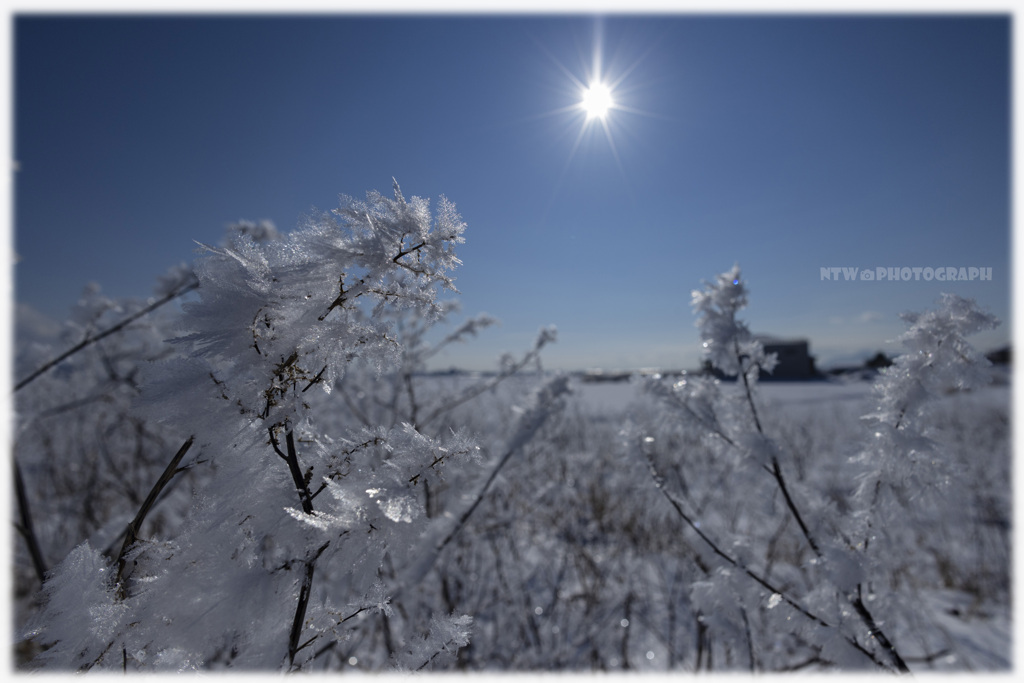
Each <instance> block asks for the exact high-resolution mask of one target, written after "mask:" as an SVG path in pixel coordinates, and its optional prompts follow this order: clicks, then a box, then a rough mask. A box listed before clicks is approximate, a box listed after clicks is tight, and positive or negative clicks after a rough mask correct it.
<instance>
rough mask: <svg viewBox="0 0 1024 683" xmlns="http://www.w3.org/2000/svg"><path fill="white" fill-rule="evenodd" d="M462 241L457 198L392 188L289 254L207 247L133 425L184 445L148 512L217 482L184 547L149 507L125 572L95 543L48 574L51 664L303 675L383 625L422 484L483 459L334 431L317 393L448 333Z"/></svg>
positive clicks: (124, 553)
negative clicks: (431, 328) (350, 636)
mask: <svg viewBox="0 0 1024 683" xmlns="http://www.w3.org/2000/svg"><path fill="white" fill-rule="evenodd" d="M464 227H465V226H464V224H463V223H462V222H461V220H460V218H459V215H458V214H457V213H456V211H455V207H454V206H453V205H452V204H451V203H450V202H448V201H447V200H445V199H443V198H442V200H441V202H440V204H439V206H438V209H437V211H436V214H435V215H432V214H431V211H430V208H429V205H428V202H427V201H426V200H424V199H420V198H416V197H414V198H412V199H409V200H406V199H405V197H404V196H403V195H402V193H401V191H400V190H399V188H398V185H397V183H396V185H395V188H394V196H393V198H389V197H384V196H382V195H380V194H378V193H375V192H371V193H369V194H368V195H367V198H366V200H365V201H356V200H352V199H348V198H343V203H342V206H341V208H339V209H336V210H335V211H334V212H332V213H330V214H323V215H320V216H317V217H316V218H313V219H311V220H309V221H308V222H307V224H306V225H304V226H302V227H301V228H300V229H298V230H296V231H294V232H292V233H290V234H288V235H285V236H280V237H279V236H278V235H277V234H276V231H274V230H272V229H271V228H272V226H266V225H263V226H257V225H250V224H245V225H242V226H241V227H240V228H238V229H237V230H234V231H233V235H232V237H231V238H230V239H229V240H228V242H227V244H225V245H223V246H219V247H209V246H204V249H205V252H206V253H205V255H204V256H203V257H202V258H200V259H199V260H198V261H197V262H196V263H195V265H194V268H193V269H194V273H195V277H196V278H197V280H198V289H197V298H195V299H194V300H192V301H188V302H186V303H185V304H184V305H183V312H184V313H183V315H182V317H181V322H180V330H179V332H178V334H177V335H176V337H175V338H174V339H172V345H173V348H174V349H176V351H177V353H175V354H174V355H173V357H170V358H167V359H163V360H160V361H158V362H156V363H154V364H152V365H151V366H150V367H148V368H147V369H146V371H145V373H144V375H143V378H142V387H143V389H142V394H141V403H140V405H139V407H138V408H137V413H136V414H137V415H138V417H139V418H140V419H143V418H144V419H149V420H155V421H159V422H160V423H161V424H163V425H165V426H166V427H168V428H170V429H173V430H175V431H177V432H178V433H179V434H181V435H182V436H181V437H180V438H182V439H184V444H183V445H182V447H181V449H179V451H178V454H177V455H176V456H175V459H174V461H172V463H171V465H170V466H169V467H168V468H167V470H165V472H164V475H163V476H162V477H161V478H160V481H159V482H158V483H157V488H155V489H154V490H153V494H151V498H154V497H155V495H158V494H159V493H160V492H161V490H162V487H163V486H166V485H167V484H168V483H170V481H171V480H172V479H173V478H174V477H175V476H176V475H177V474H179V473H180V472H182V471H185V470H189V469H202V470H203V471H204V472H206V473H207V475H206V477H205V481H204V482H203V485H202V486H201V487H200V488H199V489H198V490H197V491H196V496H195V498H194V502H193V504H192V506H191V510H190V512H189V515H188V517H187V519H186V520H184V523H183V524H182V526H181V529H180V531H179V532H178V533H176V534H174V535H172V536H169V537H166V538H153V537H147V538H142V537H140V536H138V534H139V531H140V529H139V526H140V525H141V523H142V521H143V519H142V518H143V517H144V516H145V513H146V512H147V511H148V509H149V506H151V505H152V502H151V501H147V502H146V504H145V505H143V506H142V509H141V511H140V513H139V514H138V515H137V516H136V520H135V521H134V522H132V523H131V524H130V525H129V530H128V536H127V539H126V540H125V542H124V543H123V545H122V547H121V551H120V553H118V554H117V558H116V561H114V562H113V563H110V562H109V560H107V559H105V558H104V557H103V555H102V554H101V553H100V552H99V551H98V550H96V549H93V548H91V547H90V546H89V545H88V544H87V543H86V544H83V545H81V546H80V547H78V548H76V549H75V550H74V551H73V552H72V554H71V555H70V556H69V557H68V559H67V560H65V561H64V562H63V563H62V564H61V565H60V566H59V567H58V568H56V569H55V570H54V571H53V573H52V576H51V578H50V579H49V580H48V581H47V583H46V585H45V587H44V593H45V596H46V598H47V603H46V606H45V607H44V609H43V610H42V612H41V613H40V615H39V618H38V619H37V620H36V621H37V624H38V625H37V626H36V627H35V628H34V629H33V630H32V635H33V637H34V638H35V640H37V641H38V642H40V643H42V644H43V645H45V646H46V647H47V649H46V650H45V651H44V652H42V654H41V655H40V656H39V661H40V663H42V664H45V665H49V666H52V667H56V668H63V669H79V670H87V669H91V668H105V669H124V670H127V669H132V670H136V669H155V670H168V669H170V670H179V671H183V670H188V669H196V668H210V667H214V668H216V667H217V666H218V665H219V666H230V667H233V668H261V669H275V668H283V669H294V668H301V667H303V666H304V665H305V664H307V663H309V662H310V661H312V660H313V659H314V657H315V656H316V654H317V652H318V651H320V652H322V651H323V649H324V648H325V647H327V648H328V649H329V648H330V647H331V646H332V645H331V642H332V640H334V641H337V638H338V637H339V634H341V636H340V637H341V638H342V639H344V638H345V637H346V636H345V631H344V630H343V629H340V627H341V625H342V624H344V623H345V622H346V621H349V620H350V619H355V618H357V617H362V616H364V614H363V613H364V612H366V613H371V612H375V611H380V610H382V609H385V606H386V605H387V600H386V598H384V599H382V597H381V595H380V591H381V588H380V585H381V579H380V574H381V570H382V569H381V568H382V567H383V566H384V565H385V563H386V562H402V561H403V554H404V553H405V552H407V551H408V549H409V548H410V547H411V546H412V545H414V543H415V541H416V539H417V538H418V537H419V535H420V534H421V533H422V531H423V527H424V524H425V520H426V517H425V515H424V511H423V499H422V493H421V492H422V490H423V488H424V486H426V485H427V484H428V482H437V481H440V478H441V475H442V472H443V471H444V470H445V469H446V468H447V467H449V466H451V465H453V464H457V463H458V462H459V461H460V460H464V459H466V457H467V456H469V455H472V454H473V453H474V451H475V448H476V446H475V444H474V443H473V442H472V441H471V440H470V439H468V438H467V437H466V436H465V435H463V434H462V433H452V432H449V433H448V434H447V435H445V436H444V437H443V438H434V437H430V436H427V435H425V434H423V433H421V432H419V431H417V430H416V429H415V428H414V427H413V426H412V425H411V424H397V425H394V426H376V427H374V428H368V427H367V428H363V429H361V430H356V431H350V432H347V433H341V434H339V433H328V432H326V431H324V430H322V429H320V428H319V426H318V424H319V423H318V416H317V415H316V411H315V410H314V409H313V406H314V404H315V403H316V401H314V400H313V397H312V392H315V391H327V392H329V391H330V390H331V388H332V387H333V386H334V385H335V384H336V383H338V382H339V381H340V380H341V378H342V377H343V376H344V374H345V372H346V369H347V367H349V365H350V364H352V363H353V362H355V361H356V360H357V359H358V360H359V361H360V362H362V363H367V364H369V365H372V366H375V367H378V368H382V367H384V366H387V365H389V364H394V363H395V362H396V361H397V360H398V359H400V357H401V354H402V347H401V343H400V341H399V339H398V337H397V330H396V329H395V327H394V325H393V323H392V317H391V314H392V313H393V312H394V311H406V312H409V313H410V314H412V315H414V316H416V318H417V319H420V320H424V321H432V320H436V319H438V318H439V317H440V316H441V314H442V313H443V307H442V305H441V304H439V303H438V301H437V293H438V292H437V290H438V289H439V288H447V289H451V290H453V289H454V286H453V281H452V278H451V276H450V271H451V270H452V269H453V268H454V267H455V266H457V265H458V264H459V261H458V259H457V258H456V256H455V247H456V245H457V244H459V243H461V242H462V241H463V237H462V233H463V230H464ZM185 437H188V438H187V439H186V438H185ZM154 494H155V495H154ZM317 578H321V579H322V581H321V584H322V586H321V587H320V588H318V587H317V581H316V580H317ZM339 592H340V594H341V595H343V596H345V602H344V604H335V603H334V602H333V600H334V598H332V595H335V594H338V593H339ZM385 611H386V609H385ZM83 620H84V621H83ZM80 621H81V622H82V623H83V624H85V625H84V626H81V625H79V626H76V624H79V622H80ZM469 623H470V620H469V618H468V617H466V616H459V615H453V616H452V617H451V618H449V617H444V616H442V615H436V617H435V618H434V621H433V623H432V624H431V625H429V629H428V630H429V633H432V634H434V635H431V636H428V637H427V638H425V639H424V638H421V637H419V636H417V637H416V638H415V639H412V640H411V641H410V643H409V646H408V647H409V649H408V651H407V652H406V654H405V655H404V659H403V660H402V661H403V662H404V663H405V664H406V665H412V664H416V665H417V666H418V665H419V664H422V663H424V662H426V661H427V660H429V659H431V658H432V657H435V656H436V655H437V654H438V652H437V650H436V649H434V650H432V649H430V648H431V647H436V648H439V649H446V650H447V649H452V648H457V647H459V646H461V645H464V644H465V642H466V635H467V633H468V628H469ZM417 657H419V658H420V659H421V660H422V661H419V662H417Z"/></svg>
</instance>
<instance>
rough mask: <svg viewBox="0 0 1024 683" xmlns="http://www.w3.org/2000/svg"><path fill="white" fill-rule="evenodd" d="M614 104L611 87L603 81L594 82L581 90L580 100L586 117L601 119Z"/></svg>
mask: <svg viewBox="0 0 1024 683" xmlns="http://www.w3.org/2000/svg"><path fill="white" fill-rule="evenodd" d="M614 105H615V101H614V100H613V99H612V91H611V88H609V87H608V86H607V85H605V84H604V83H594V84H593V85H592V86H590V87H589V88H587V89H586V90H585V91H583V101H582V102H580V106H581V107H583V111H585V112H586V113H587V118H588V119H593V118H598V119H603V118H604V117H605V116H607V115H608V110H609V109H611V108H612V107H613V106H614Z"/></svg>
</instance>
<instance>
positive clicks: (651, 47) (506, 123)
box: [12, 14, 1011, 370]
mask: <svg viewBox="0 0 1024 683" xmlns="http://www.w3.org/2000/svg"><path fill="white" fill-rule="evenodd" d="M13 39H14V43H15V44H14V52H13V58H14V72H13V74H14V83H13V85H14V103H13V109H12V111H13V116H12V124H13V147H14V149H13V153H14V158H15V159H16V161H17V168H18V170H17V172H16V173H15V175H14V191H13V200H14V212H13V231H12V232H13V242H14V249H15V251H16V253H17V255H18V258H19V261H18V262H17V264H16V265H15V267H14V283H15V299H16V301H17V302H18V303H19V304H23V305H27V306H30V307H32V308H33V309H35V310H37V311H39V312H41V313H44V314H46V315H48V316H51V317H54V318H63V317H65V316H66V315H67V313H68V311H69V309H70V306H71V305H72V304H73V303H74V301H75V300H76V299H77V297H78V294H79V292H80V291H81V289H82V287H83V285H84V284H85V283H87V282H90V281H94V282H97V283H99V284H100V285H101V286H102V287H103V290H104V292H106V293H107V294H108V295H110V296H139V297H145V296H148V295H149V293H150V292H151V290H152V287H153V285H154V283H155V278H156V276H157V275H159V274H161V273H162V272H163V271H164V270H166V269H167V268H168V267H169V266H172V265H174V264H175V263H178V262H181V261H189V260H191V259H192V258H194V256H195V254H194V248H195V243H194V241H193V240H198V241H201V242H207V243H216V242H217V241H219V239H220V238H221V236H222V234H223V230H224V226H225V225H226V224H228V223H231V222H234V221H237V220H239V219H243V218H244V219H252V220H259V219H264V218H268V219H270V220H272V221H274V223H275V224H276V225H277V226H278V228H279V229H281V230H288V229H291V228H292V227H294V226H296V225H297V224H298V222H299V221H300V220H301V218H302V216H303V215H305V214H307V213H308V212H310V210H311V209H331V208H334V207H335V206H337V202H338V195H339V194H348V195H353V196H362V195H363V193H364V192H365V191H366V190H370V189H379V190H381V191H383V192H388V191H389V189H390V186H391V179H392V177H394V178H396V179H397V180H398V181H399V183H400V184H401V186H402V189H403V191H404V192H405V194H406V195H419V196H424V197H431V198H434V199H435V200H436V197H437V196H438V195H441V194H444V195H445V196H447V197H448V198H449V199H451V200H452V201H453V202H455V204H456V205H457V207H458V209H459V211H460V213H461V214H462V216H463V218H464V220H465V221H466V223H467V224H468V226H469V227H468V229H467V232H466V239H467V241H466V244H465V245H462V247H461V249H460V251H459V255H460V258H462V260H463V261H464V265H463V266H462V267H461V268H460V269H459V270H458V271H457V272H456V273H455V275H456V279H457V285H458V287H459V289H460V290H461V296H460V299H461V301H462V304H463V311H464V313H465V314H475V313H478V312H487V313H490V314H491V315H493V316H496V317H498V318H500V319H501V320H502V325H501V327H499V328H496V329H491V330H488V331H487V332H485V333H483V334H482V336H481V337H480V338H479V339H478V340H476V341H474V342H471V343H470V344H467V345H462V346H458V347H455V348H454V349H453V351H452V352H449V353H447V354H445V355H443V356H441V357H439V358H438V359H437V362H436V365H437V366H438V367H448V366H459V367H465V368H471V369H486V368H491V367H494V366H495V362H496V358H497V356H498V355H499V354H500V353H501V352H503V351H511V352H520V351H523V350H525V349H527V348H528V347H529V346H530V344H531V343H532V341H533V339H534V337H535V336H536V333H537V331H538V329H539V328H541V327H542V326H547V325H552V324H553V325H556V326H557V327H558V329H559V341H558V343H557V344H556V345H555V346H553V347H550V350H548V351H547V352H546V354H545V359H546V366H547V367H551V368H563V369H570V370H571V369H582V368H589V367H606V368H639V367H663V368H677V367H694V366H695V365H696V364H697V363H698V349H699V343H698V333H697V330H696V328H695V327H694V324H693V316H692V313H691V310H690V306H689V300H690V292H691V290H692V289H694V288H695V287H698V286H699V285H700V283H701V281H702V280H703V279H711V278H712V277H713V276H714V275H715V274H717V273H719V272H722V271H725V270H728V269H729V268H730V267H731V266H732V265H733V263H736V262H738V263H739V264H740V266H741V267H742V268H743V272H744V277H745V278H746V279H747V281H748V284H749V287H750V289H751V301H750V307H749V309H748V310H747V314H746V319H747V320H748V322H749V323H750V324H751V327H752V328H753V329H754V330H755V331H757V332H760V333H766V334H772V335H776V336H783V337H806V338H808V339H809V340H810V341H811V351H812V354H814V355H816V356H817V357H818V360H819V364H822V365H828V364H830V363H838V362H846V361H851V360H857V359H861V358H864V357H866V356H867V355H870V354H871V353H873V352H874V351H875V350H877V349H881V348H894V347H891V346H888V345H886V344H885V341H886V340H888V339H891V338H892V337H894V336H895V335H897V334H898V333H899V332H900V331H901V330H902V323H900V321H899V319H898V317H897V316H898V314H899V313H900V312H902V311H907V310H922V309H925V308H928V307H930V306H931V305H932V304H933V302H934V301H935V299H936V297H937V296H938V295H939V293H940V292H945V291H950V292H954V293H957V294H960V295H963V296H970V297H973V298H975V299H977V300H978V301H979V302H980V303H982V304H983V305H984V306H986V307H987V308H988V309H989V310H991V311H992V312H994V313H995V314H996V315H998V316H999V317H1000V318H1002V319H1003V320H1004V321H1005V322H1004V326H1003V327H1002V328H1001V330H1000V331H997V332H995V333H991V334H986V335H983V336H979V337H978V338H977V340H976V341H977V345H978V346H979V347H981V348H983V349H986V350H987V349H989V348H994V347H996V346H998V345H1001V344H1003V343H1006V341H1007V340H1008V339H1009V330H1010V320H1009V316H1010V311H1011V309H1010V287H1011V280H1010V272H1011V271H1010V263H1011V261H1010V258H1011V257H1010V230H1011V228H1010V196H1011V195H1010V159H1011V152H1010V110H1009V106H1010V92H1011V82H1010V75H1009V73H1010V69H1009V65H1010V54H1011V48H1010V17H1009V15H975V16H964V15H962V16H926V15H912V16H904V17H901V16H896V15H880V16H877V17H871V16H866V15H804V16H801V15H768V16H748V15H723V16H717V17H716V16H707V15H687V14H660V15H637V16H623V15H609V16H605V17H594V16H589V15H583V14H577V15H564V16H555V15H548V16H545V15H491V16H488V15H475V16H470V15H437V16H430V15H415V16H412V15H409V16H402V15H382V16H376V17H374V16H364V15H320V16H308V15H307V16H293V17H289V16H284V15H272V16H264V17H256V16H246V15H235V16H227V17H221V18H213V17H210V16H196V17H191V18H189V17H185V16H180V15H179V16H173V15H171V16H157V15H154V16H148V17H147V16H136V17H133V18H124V17H116V16H109V15H108V16H100V17H93V18H82V17H78V18H70V19H69V18H60V17H59V16H57V15H39V16H31V15H15V21H14V29H13ZM595 55H598V57H599V58H598V59H597V60H595ZM598 63H599V64H600V69H601V74H600V75H601V76H603V77H604V78H605V79H606V80H608V81H610V82H612V83H615V87H614V97H615V101H616V103H617V107H616V108H615V109H613V110H612V111H611V112H610V114H609V117H608V118H607V119H606V120H605V125H601V124H600V123H597V122H596V121H591V122H590V125H587V126H585V125H584V124H585V117H584V114H583V112H582V110H580V109H579V108H578V106H577V105H578V102H579V100H580V87H579V84H580V83H585V82H587V81H588V80H589V79H590V78H591V77H592V76H594V75H595V74H594V71H595V64H598ZM879 266H882V267H942V268H946V267H956V268H960V267H964V268H967V267H987V268H991V269H992V279H991V280H989V281H981V280H976V281H970V282H937V281H935V280H932V281H927V282H926V281H924V280H920V281H898V282H892V281H885V282H879V281H862V280H857V281H845V280H840V281H831V280H830V281H823V280H822V279H821V268H823V267H857V268H860V269H870V270H871V271H874V270H875V268H877V267H879Z"/></svg>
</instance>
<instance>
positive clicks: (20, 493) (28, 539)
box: [13, 458, 46, 583]
mask: <svg viewBox="0 0 1024 683" xmlns="http://www.w3.org/2000/svg"><path fill="white" fill-rule="evenodd" d="M13 461H14V491H15V495H16V496H17V498H18V515H19V516H20V517H21V521H20V522H19V523H18V524H17V529H18V531H19V532H20V533H21V535H22V537H23V538H24V539H25V543H27V544H28V552H29V554H30V555H31V556H32V566H33V567H35V570H36V576H37V577H39V582H40V583H42V582H43V581H45V580H46V561H45V560H43V552H42V550H41V549H40V548H39V539H38V538H37V537H36V532H35V527H34V526H33V525H32V514H31V510H30V509H29V504H28V496H27V494H26V493H25V481H24V480H23V479H22V477H21V466H20V465H19V464H18V460H17V458H13Z"/></svg>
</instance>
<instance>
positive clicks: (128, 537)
mask: <svg viewBox="0 0 1024 683" xmlns="http://www.w3.org/2000/svg"><path fill="white" fill-rule="evenodd" d="M194 440H195V436H194V435H193V436H190V437H188V438H187V439H185V443H183V444H181V448H179V449H178V452H177V453H175V454H174V457H173V458H171V461H170V462H169V463H168V464H167V467H166V468H165V469H164V471H163V474H161V475H160V478H159V479H158V480H157V482H156V484H154V485H153V488H152V489H151V490H150V492H149V495H148V496H146V500H145V501H143V503H142V507H141V508H139V511H138V513H136V515H135V519H133V520H132V521H131V522H129V524H128V528H127V530H126V531H125V537H124V543H123V544H122V545H121V552H119V553H118V554H117V577H116V578H115V579H114V583H115V584H116V585H117V594H118V597H119V598H121V599H122V600H123V599H124V598H125V597H126V591H125V588H124V581H123V578H124V568H125V554H126V553H127V552H128V549H129V548H130V547H131V546H132V544H134V543H135V541H136V540H137V539H138V534H139V529H140V528H142V523H143V522H144V521H145V519H146V515H148V514H149V511H150V510H151V509H152V507H153V504H154V503H155V502H156V499H157V497H158V496H159V495H160V492H161V491H162V490H163V489H164V487H165V486H167V484H168V483H170V481H171V479H173V478H174V476H175V475H176V474H178V472H181V471H182V470H181V469H179V468H178V463H180V462H181V459H182V458H183V457H185V453H187V452H188V449H189V448H191V447H192V442H193V441H194Z"/></svg>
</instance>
